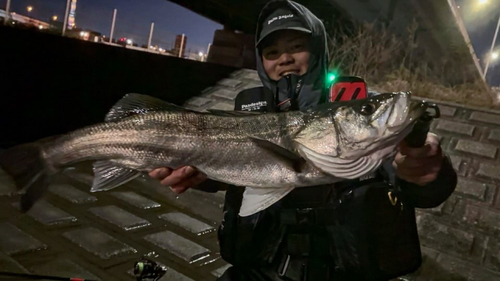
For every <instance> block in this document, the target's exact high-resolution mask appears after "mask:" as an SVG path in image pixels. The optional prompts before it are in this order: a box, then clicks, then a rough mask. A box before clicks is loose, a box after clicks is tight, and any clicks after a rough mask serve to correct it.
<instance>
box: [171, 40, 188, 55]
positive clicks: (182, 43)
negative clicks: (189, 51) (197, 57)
mask: <svg viewBox="0 0 500 281" xmlns="http://www.w3.org/2000/svg"><path fill="white" fill-rule="evenodd" d="M186 41H187V37H186V35H184V34H182V35H177V36H175V44H174V49H173V50H172V53H173V54H174V55H177V56H178V57H179V58H183V57H184V56H185V51H186Z"/></svg>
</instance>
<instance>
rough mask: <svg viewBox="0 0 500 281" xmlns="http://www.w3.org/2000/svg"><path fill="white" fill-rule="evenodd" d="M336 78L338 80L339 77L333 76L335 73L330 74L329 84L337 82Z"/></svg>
mask: <svg viewBox="0 0 500 281" xmlns="http://www.w3.org/2000/svg"><path fill="white" fill-rule="evenodd" d="M335 78H337V76H336V75H335V74H333V73H330V74H328V82H330V83H331V82H333V81H335Z"/></svg>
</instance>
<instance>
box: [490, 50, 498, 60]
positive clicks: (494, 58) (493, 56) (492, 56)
mask: <svg viewBox="0 0 500 281" xmlns="http://www.w3.org/2000/svg"><path fill="white" fill-rule="evenodd" d="M499 56H500V54H498V52H493V53H492V54H491V59H492V60H496V59H498V57H499Z"/></svg>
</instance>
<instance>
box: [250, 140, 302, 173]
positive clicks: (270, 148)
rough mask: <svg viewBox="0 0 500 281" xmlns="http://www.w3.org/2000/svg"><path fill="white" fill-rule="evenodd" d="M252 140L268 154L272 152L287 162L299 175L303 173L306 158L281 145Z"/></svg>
mask: <svg viewBox="0 0 500 281" xmlns="http://www.w3.org/2000/svg"><path fill="white" fill-rule="evenodd" d="M250 139H251V140H252V142H253V143H255V144H256V145H257V146H258V147H260V148H263V149H265V150H266V151H267V152H270V153H271V154H274V155H275V156H276V157H278V158H279V159H282V160H284V161H285V162H287V163H289V166H290V167H291V168H292V169H293V170H294V171H295V172H297V173H300V172H301V171H302V168H303V167H304V165H305V164H306V160H305V159H304V158H302V157H300V155H297V154H295V153H293V152H292V151H290V150H288V149H286V148H284V147H283V146H281V145H278V144H275V143H272V142H270V141H267V140H264V139H260V138H256V137H250Z"/></svg>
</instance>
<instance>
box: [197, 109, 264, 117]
mask: <svg viewBox="0 0 500 281" xmlns="http://www.w3.org/2000/svg"><path fill="white" fill-rule="evenodd" d="M207 111H208V113H210V114H212V115H216V116H228V117H238V116H254V115H259V114H263V112H255V111H229V110H218V109H207Z"/></svg>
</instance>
